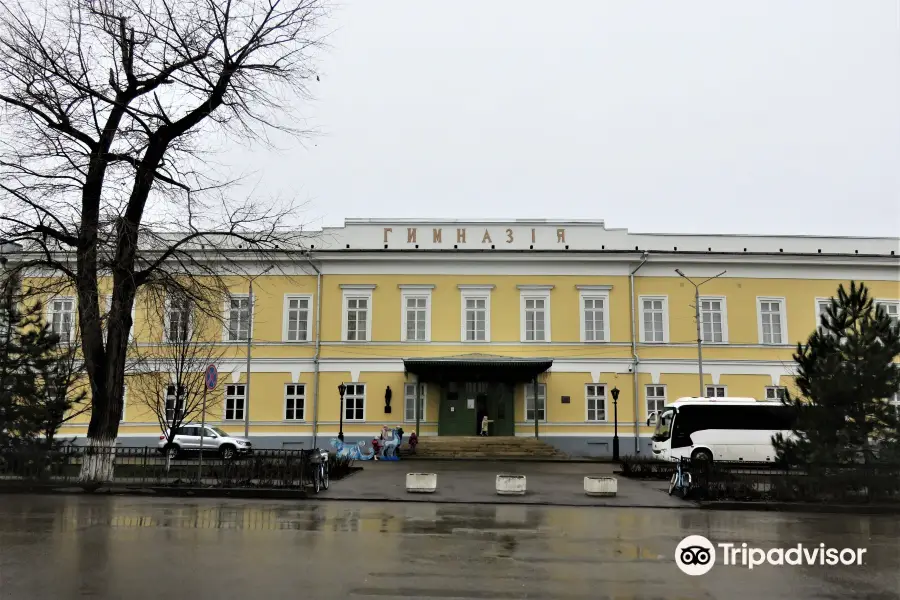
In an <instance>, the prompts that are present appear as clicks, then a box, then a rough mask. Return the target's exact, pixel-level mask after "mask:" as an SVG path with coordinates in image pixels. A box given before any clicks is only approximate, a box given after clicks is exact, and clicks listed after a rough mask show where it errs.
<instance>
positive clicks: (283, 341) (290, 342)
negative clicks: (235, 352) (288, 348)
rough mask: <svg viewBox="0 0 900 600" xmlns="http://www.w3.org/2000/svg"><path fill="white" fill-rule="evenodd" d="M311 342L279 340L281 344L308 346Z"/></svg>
mask: <svg viewBox="0 0 900 600" xmlns="http://www.w3.org/2000/svg"><path fill="white" fill-rule="evenodd" d="M244 341H246V340H244ZM311 342H312V340H285V339H282V340H281V343H282V344H309V343H311Z"/></svg>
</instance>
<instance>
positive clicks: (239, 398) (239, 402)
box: [225, 383, 247, 421]
mask: <svg viewBox="0 0 900 600" xmlns="http://www.w3.org/2000/svg"><path fill="white" fill-rule="evenodd" d="M246 405H247V386H246V385H244V384H243V383H233V384H229V385H226V386H225V420H226V421H243V420H244V410H245V406H246Z"/></svg>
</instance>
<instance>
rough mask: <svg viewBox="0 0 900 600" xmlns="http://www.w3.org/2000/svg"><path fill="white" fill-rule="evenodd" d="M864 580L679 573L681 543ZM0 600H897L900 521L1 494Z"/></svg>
mask: <svg viewBox="0 0 900 600" xmlns="http://www.w3.org/2000/svg"><path fill="white" fill-rule="evenodd" d="M689 534H699V535H704V536H706V537H707V538H709V539H710V540H712V541H713V542H714V543H718V542H725V541H729V542H736V543H737V544H738V545H740V543H741V542H747V543H748V544H749V545H751V546H759V547H762V548H766V549H768V548H773V547H779V546H784V547H789V546H795V545H796V544H797V543H804V544H807V545H809V546H818V545H819V543H825V544H826V545H827V546H833V547H840V548H843V547H854V548H855V547H862V548H866V549H867V552H866V554H865V564H863V565H862V566H834V567H829V566H819V565H816V566H782V567H774V566H763V567H757V568H755V569H753V570H752V571H751V570H749V569H747V568H746V567H733V566H724V565H721V564H716V565H715V566H714V567H713V569H712V570H711V571H710V572H709V573H707V574H706V575H702V576H699V577H690V576H688V575H685V574H683V573H682V572H681V571H680V570H678V568H677V567H676V565H675V563H674V558H673V557H674V551H675V547H676V545H677V544H678V542H679V541H680V540H681V539H682V538H683V537H684V536H686V535H689ZM0 598H22V599H25V598H27V599H40V598H54V599H69V598H95V599H101V598H102V599H116V600H119V599H144V598H147V599H153V600H169V599H177V600H189V599H206V598H210V599H217V600H225V599H231V598H235V599H238V598H239V599H242V600H256V599H265V600H268V599H270V598H303V599H318V598H329V599H330V598H370V599H371V598H438V599H443V600H446V599H453V598H476V599H481V598H501V599H506V598H547V599H553V598H559V599H561V600H569V599H576V598H591V599H602V600H605V599H610V598H618V599H629V600H632V599H634V600H636V599H650V598H676V599H678V598H684V599H704V598H716V599H718V598H721V599H742V598H754V599H755V598H760V599H763V598H765V599H771V598H794V599H797V598H817V599H829V598H834V599H842V600H843V599H854V598H870V599H882V598H884V599H886V598H900V519H898V518H897V517H895V516H854V515H823V514H816V515H804V514H796V513H790V514H778V513H761V512H718V511H717V512H707V511H701V510H679V509H665V508H660V509H654V508H618V507H595V508H585V507H559V506H555V507H547V506H523V505H464V504H430V503H422V502H416V503H380V502H341V501H322V500H319V501H303V502H275V501H234V500H185V499H157V498H142V497H121V496H119V497H90V496H88V497H84V496H31V495H4V496H0Z"/></svg>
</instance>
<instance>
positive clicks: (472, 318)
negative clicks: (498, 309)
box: [465, 297, 488, 342]
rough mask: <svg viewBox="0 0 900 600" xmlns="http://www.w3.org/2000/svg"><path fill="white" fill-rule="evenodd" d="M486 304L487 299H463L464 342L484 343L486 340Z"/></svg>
mask: <svg viewBox="0 0 900 600" xmlns="http://www.w3.org/2000/svg"><path fill="white" fill-rule="evenodd" d="M487 302H488V300H487V298H475V297H469V298H465V307H466V308H465V312H466V340H465V341H467V342H484V341H486V340H487V311H488V309H487Z"/></svg>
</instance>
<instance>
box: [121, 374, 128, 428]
mask: <svg viewBox="0 0 900 600" xmlns="http://www.w3.org/2000/svg"><path fill="white" fill-rule="evenodd" d="M127 406H128V385H127V384H126V385H123V386H122V415H121V417H119V423H124V422H125V408H126V407H127Z"/></svg>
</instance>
